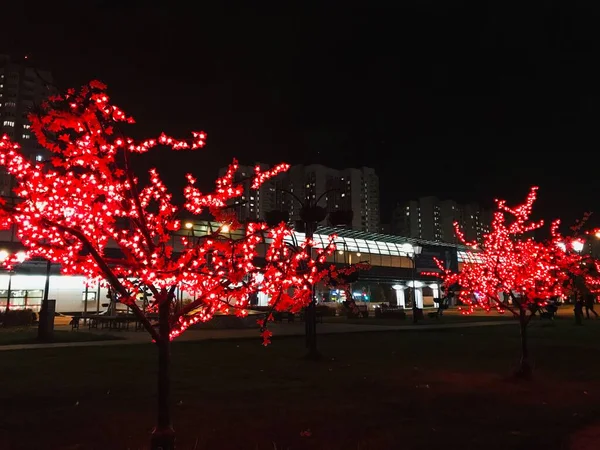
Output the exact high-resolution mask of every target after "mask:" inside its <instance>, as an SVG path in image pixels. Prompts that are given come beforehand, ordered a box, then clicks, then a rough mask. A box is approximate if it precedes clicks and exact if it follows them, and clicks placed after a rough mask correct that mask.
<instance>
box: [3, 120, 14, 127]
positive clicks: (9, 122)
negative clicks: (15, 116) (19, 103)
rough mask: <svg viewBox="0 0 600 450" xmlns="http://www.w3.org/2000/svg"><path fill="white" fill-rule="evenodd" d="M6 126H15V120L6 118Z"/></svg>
mask: <svg viewBox="0 0 600 450" xmlns="http://www.w3.org/2000/svg"><path fill="white" fill-rule="evenodd" d="M4 126H5V127H14V126H15V123H14V122H13V121H11V120H5V121H4Z"/></svg>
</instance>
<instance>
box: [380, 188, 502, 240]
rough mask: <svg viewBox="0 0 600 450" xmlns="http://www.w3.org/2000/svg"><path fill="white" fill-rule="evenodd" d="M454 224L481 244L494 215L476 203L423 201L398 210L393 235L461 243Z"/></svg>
mask: <svg viewBox="0 0 600 450" xmlns="http://www.w3.org/2000/svg"><path fill="white" fill-rule="evenodd" d="M455 222H458V223H459V224H460V227H461V229H462V230H463V232H464V234H465V237H466V238H467V240H470V241H477V242H481V241H482V239H483V236H484V234H486V233H488V232H489V231H490V226H491V223H492V213H491V211H490V210H488V209H485V208H482V207H481V206H480V205H478V204H476V203H468V204H459V203H457V202H455V201H454V200H440V199H438V198H437V197H432V196H429V197H421V198H419V199H418V200H411V201H408V202H405V203H403V204H400V205H397V206H396V208H395V209H394V211H393V214H392V225H391V231H392V233H393V234H396V235H401V236H409V237H413V238H417V239H426V240H430V241H436V242H448V243H458V238H457V236H456V233H455V230H454V223H455Z"/></svg>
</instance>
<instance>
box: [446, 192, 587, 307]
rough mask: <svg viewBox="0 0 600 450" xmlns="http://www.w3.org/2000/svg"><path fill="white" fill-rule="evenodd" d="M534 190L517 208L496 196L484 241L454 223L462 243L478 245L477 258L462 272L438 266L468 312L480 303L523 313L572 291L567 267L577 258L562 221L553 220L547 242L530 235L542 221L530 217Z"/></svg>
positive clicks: (540, 225) (471, 245) (467, 264)
mask: <svg viewBox="0 0 600 450" xmlns="http://www.w3.org/2000/svg"><path fill="white" fill-rule="evenodd" d="M536 193H537V188H536V187H533V188H532V189H531V191H530V193H529V195H528V196H527V199H526V201H525V203H523V204H521V205H519V206H517V207H514V208H511V207H509V206H507V205H506V202H505V201H504V200H497V201H496V203H497V211H496V212H495V214H494V217H493V221H492V229H491V231H490V233H488V234H486V235H485V236H484V240H483V244H482V245H481V246H477V245H476V244H475V243H474V242H467V241H466V240H465V238H464V235H463V234H462V233H461V232H460V230H459V229H458V226H457V225H456V224H455V226H456V227H457V235H458V237H459V238H460V240H461V241H462V243H463V244H464V245H468V246H469V247H471V248H474V249H476V250H475V251H474V253H475V256H476V258H477V259H478V260H479V261H478V262H465V263H464V265H463V267H462V270H461V271H460V272H459V273H450V272H448V271H446V270H445V269H444V267H443V266H442V265H441V264H439V263H438V266H439V267H440V269H441V270H442V271H443V276H442V277H443V278H444V284H445V285H446V288H449V287H452V286H455V287H457V288H458V290H459V292H458V298H459V299H460V300H461V301H462V303H463V304H465V305H466V308H465V309H464V311H463V312H464V313H465V314H469V313H471V312H473V310H474V308H475V307H476V306H479V307H481V308H483V309H485V310H487V311H489V310H490V309H492V308H495V309H497V310H498V311H499V312H501V313H502V312H504V311H505V310H509V311H510V312H512V313H513V314H515V315H517V316H519V315H520V314H521V313H527V311H535V310H536V308H537V307H543V306H546V305H547V303H548V301H549V300H550V299H552V298H554V297H561V296H563V295H565V294H566V293H567V292H568V289H569V281H570V278H569V273H568V272H567V271H566V270H564V269H565V267H567V266H570V265H571V264H572V263H573V262H575V261H576V258H577V255H572V254H570V253H568V252H564V251H563V250H562V249H561V246H560V245H559V242H561V241H562V237H561V236H560V234H559V233H558V225H559V222H558V221H555V222H554V223H553V224H552V226H551V231H552V238H551V239H550V240H548V241H545V242H539V241H536V240H534V239H533V237H530V236H529V235H528V234H529V233H531V232H533V231H534V230H538V229H539V228H541V227H542V226H543V224H544V223H543V221H539V222H533V221H531V220H530V215H531V211H532V207H533V204H534V202H535V199H536Z"/></svg>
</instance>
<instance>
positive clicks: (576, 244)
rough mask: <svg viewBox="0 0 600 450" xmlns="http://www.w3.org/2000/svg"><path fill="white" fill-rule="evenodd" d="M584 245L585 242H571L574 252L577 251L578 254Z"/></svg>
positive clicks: (577, 240)
mask: <svg viewBox="0 0 600 450" xmlns="http://www.w3.org/2000/svg"><path fill="white" fill-rule="evenodd" d="M583 245H584V244H583V241H581V240H579V239H576V240H574V241H573V242H571V247H573V250H575V251H576V252H577V253H579V252H581V251H582V250H583Z"/></svg>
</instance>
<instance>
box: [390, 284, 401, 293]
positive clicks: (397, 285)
mask: <svg viewBox="0 0 600 450" xmlns="http://www.w3.org/2000/svg"><path fill="white" fill-rule="evenodd" d="M392 289H393V290H395V291H399V290H400V289H404V286H402V285H401V284H394V285H393V286H392Z"/></svg>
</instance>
